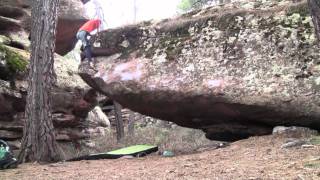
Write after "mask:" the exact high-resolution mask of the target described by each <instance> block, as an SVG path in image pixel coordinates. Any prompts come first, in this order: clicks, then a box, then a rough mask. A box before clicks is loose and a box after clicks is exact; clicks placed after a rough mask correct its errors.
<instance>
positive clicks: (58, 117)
mask: <svg viewBox="0 0 320 180" xmlns="http://www.w3.org/2000/svg"><path fill="white" fill-rule="evenodd" d="M11 50H13V51H14V52H16V53H18V54H21V55H22V54H23V56H26V57H28V56H29V53H28V52H26V51H23V50H19V49H14V48H11ZM1 53H2V52H1V51H0V62H1V59H2V56H1ZM23 56H22V57H23ZM5 57H7V56H5ZM77 68H78V64H77V63H76V62H75V61H74V60H71V59H66V58H63V57H61V56H59V55H56V57H55V72H56V74H57V82H56V84H55V87H54V89H53V91H52V99H53V101H52V106H53V112H52V113H53V124H54V126H55V130H56V134H57V140H58V141H63V142H66V141H67V142H70V141H72V142H76V141H79V140H82V139H88V138H92V137H96V136H103V135H105V130H106V128H108V127H109V124H108V121H107V120H108V119H107V118H106V117H103V116H102V115H101V111H99V109H98V108H97V107H96V105H97V104H98V100H97V94H96V91H94V90H92V89H90V88H89V87H88V86H87V85H86V84H85V83H84V82H83V81H82V79H81V78H80V77H79V76H78V75H77ZM21 76H22V77H20V78H21V79H15V84H16V87H15V89H12V87H10V83H9V82H7V81H4V80H1V77H0V139H4V140H8V141H10V143H11V142H12V143H11V144H15V145H14V147H16V148H18V147H19V146H17V144H19V143H17V142H18V141H17V140H19V139H20V138H21V137H22V129H23V121H24V120H25V119H24V111H25V105H26V95H27V91H26V89H27V87H26V85H27V81H26V78H27V77H26V74H21ZM91 111H92V112H91ZM88 114H90V116H88ZM88 122H91V123H89V124H88Z"/></svg>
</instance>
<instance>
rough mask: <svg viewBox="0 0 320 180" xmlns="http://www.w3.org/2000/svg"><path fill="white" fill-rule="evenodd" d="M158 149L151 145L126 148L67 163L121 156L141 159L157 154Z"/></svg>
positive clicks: (75, 159) (86, 156)
mask: <svg viewBox="0 0 320 180" xmlns="http://www.w3.org/2000/svg"><path fill="white" fill-rule="evenodd" d="M157 151H158V147H157V146H152V145H135V146H129V147H126V148H121V149H117V150H114V151H110V152H107V153H98V154H89V155H85V156H81V157H77V158H73V159H70V160H68V161H80V160H98V159H117V158H120V157H123V156H134V157H142V156H145V155H147V154H150V153H153V152H157Z"/></svg>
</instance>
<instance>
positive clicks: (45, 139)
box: [19, 0, 62, 163]
mask: <svg viewBox="0 0 320 180" xmlns="http://www.w3.org/2000/svg"><path fill="white" fill-rule="evenodd" d="M58 7H59V0H34V1H32V11H31V12H32V15H31V16H32V31H31V60H30V72H29V82H28V96H27V106H26V111H25V115H26V121H25V123H24V132H23V138H22V148H21V152H20V154H19V161H20V162H21V163H22V162H29V161H31V162H34V161H37V162H55V161H58V160H61V159H62V156H61V153H60V148H59V147H58V144H57V142H56V138H55V133H54V128H53V124H52V114H51V99H50V98H51V96H50V92H51V89H52V86H53V84H54V82H55V74H54V69H53V64H54V49H55V34H56V25H57V8H58Z"/></svg>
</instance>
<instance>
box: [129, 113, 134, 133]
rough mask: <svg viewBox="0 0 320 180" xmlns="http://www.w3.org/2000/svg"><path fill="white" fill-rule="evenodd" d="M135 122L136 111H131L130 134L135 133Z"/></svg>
mask: <svg viewBox="0 0 320 180" xmlns="http://www.w3.org/2000/svg"><path fill="white" fill-rule="evenodd" d="M134 123H135V115H134V112H130V115H129V122H128V135H130V136H133V135H134Z"/></svg>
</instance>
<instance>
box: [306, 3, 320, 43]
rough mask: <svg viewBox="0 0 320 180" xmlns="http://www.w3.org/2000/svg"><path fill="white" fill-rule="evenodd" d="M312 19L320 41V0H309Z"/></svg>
mask: <svg viewBox="0 0 320 180" xmlns="http://www.w3.org/2000/svg"><path fill="white" fill-rule="evenodd" d="M308 5H309V9H310V13H311V16H312V21H313V24H314V28H315V31H316V35H317V38H318V41H320V0H308Z"/></svg>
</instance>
